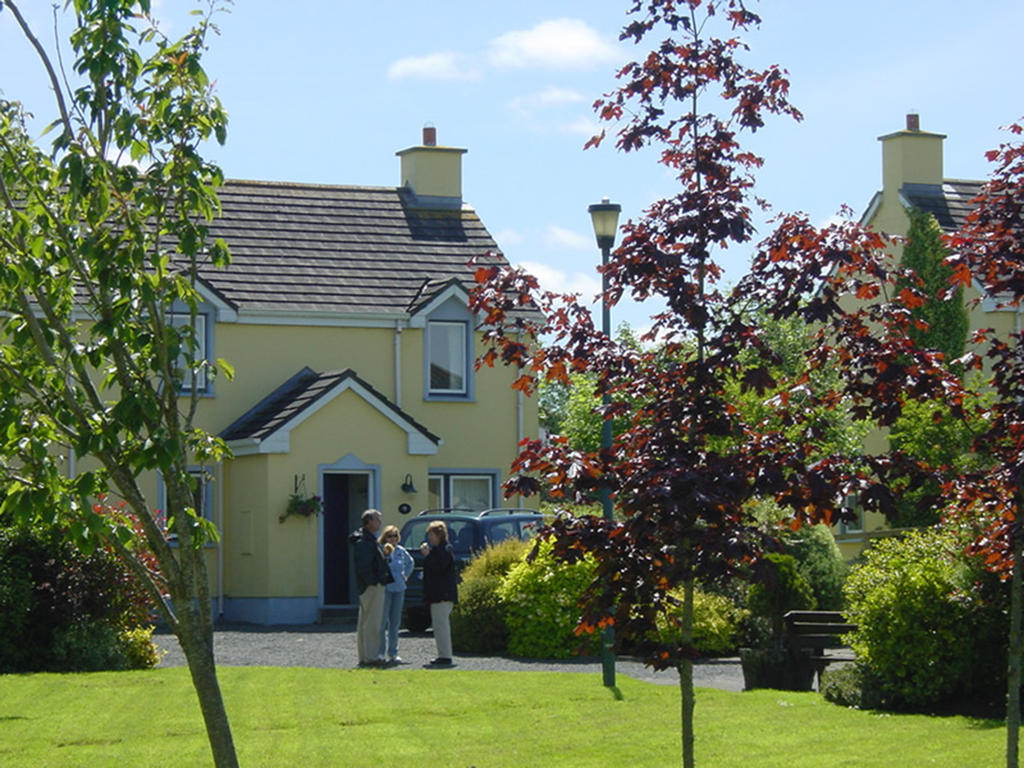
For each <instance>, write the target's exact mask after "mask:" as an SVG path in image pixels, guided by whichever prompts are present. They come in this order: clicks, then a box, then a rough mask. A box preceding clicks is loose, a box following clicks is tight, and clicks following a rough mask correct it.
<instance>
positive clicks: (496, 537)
mask: <svg viewBox="0 0 1024 768" xmlns="http://www.w3.org/2000/svg"><path fill="white" fill-rule="evenodd" d="M435 520H443V521H444V524H445V525H446V526H447V527H448V543H449V544H451V545H452V551H453V553H454V555H455V567H456V569H458V570H459V571H460V572H461V571H462V569H463V568H465V567H466V565H467V564H468V563H469V561H470V559H471V558H472V557H473V554H474V553H475V552H479V551H480V550H482V549H485V548H486V547H487V546H488V545H490V544H497V543H498V542H500V541H504V540H505V539H520V540H522V541H525V540H527V539H530V538H532V537H533V535H534V534H535V533H537V529H538V528H540V526H541V523H542V522H543V520H544V517H543V515H541V514H540V513H539V512H537V511H536V510H533V509H518V508H514V509H509V508H495V509H485V510H484V511H483V512H473V511H472V510H468V509H427V510H424V511H423V512H420V513H419V514H418V515H416V517H414V518H412V519H411V520H409V521H408V522H406V524H405V525H403V526H402V546H403V547H405V548H406V549H407V550H409V554H410V555H412V557H413V560H415V561H416V569H415V570H414V571H413V574H412V576H410V577H409V582H408V584H407V586H406V591H405V627H406V629H409V630H412V631H413V632H422V631H423V630H425V629H426V628H427V627H428V626H429V625H430V610H429V609H428V608H427V606H426V605H424V604H423V555H422V554H420V544H422V543H423V542H425V541H426V540H427V526H428V525H430V524H431V523H432V522H434V521H435Z"/></svg>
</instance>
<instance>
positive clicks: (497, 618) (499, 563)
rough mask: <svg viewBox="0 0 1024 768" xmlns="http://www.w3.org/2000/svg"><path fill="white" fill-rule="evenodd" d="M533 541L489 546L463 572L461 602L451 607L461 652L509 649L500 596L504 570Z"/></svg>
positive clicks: (454, 639)
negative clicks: (499, 590)
mask: <svg viewBox="0 0 1024 768" xmlns="http://www.w3.org/2000/svg"><path fill="white" fill-rule="evenodd" d="M531 546H533V545H532V544H530V543H527V542H523V541H519V540H518V539H506V540H505V541H503V542H501V543H499V544H496V545H494V546H491V547H488V548H487V549H485V550H484V551H483V552H481V553H480V554H478V555H477V556H476V557H474V558H473V560H471V561H470V563H469V565H467V566H466V569H465V570H464V571H463V572H462V582H461V583H460V584H459V602H458V604H457V605H456V606H455V609H454V610H453V611H452V646H453V647H454V648H455V650H456V651H459V652H461V653H490V654H503V653H506V652H507V651H508V624H507V622H506V619H505V605H504V603H503V602H502V600H501V598H500V597H499V596H498V589H499V588H500V586H501V582H502V580H503V579H504V578H505V574H507V573H508V572H509V570H511V569H512V567H513V566H515V565H516V564H518V563H520V562H522V560H523V558H524V557H525V555H526V553H527V551H529V548H530V547H531Z"/></svg>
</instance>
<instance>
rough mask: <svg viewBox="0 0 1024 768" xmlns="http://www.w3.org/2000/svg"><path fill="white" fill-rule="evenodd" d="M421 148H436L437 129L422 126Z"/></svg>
mask: <svg viewBox="0 0 1024 768" xmlns="http://www.w3.org/2000/svg"><path fill="white" fill-rule="evenodd" d="M423 146H425V147H436V146H437V128H435V127H434V126H432V125H425V126H423Z"/></svg>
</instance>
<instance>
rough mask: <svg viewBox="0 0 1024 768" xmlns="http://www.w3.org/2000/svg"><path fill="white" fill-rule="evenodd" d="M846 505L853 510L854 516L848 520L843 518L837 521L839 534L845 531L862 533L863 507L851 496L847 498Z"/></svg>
mask: <svg viewBox="0 0 1024 768" xmlns="http://www.w3.org/2000/svg"><path fill="white" fill-rule="evenodd" d="M847 505H848V506H849V507H850V508H851V509H852V510H853V513H854V518H853V520H851V521H849V522H847V521H845V520H840V521H839V533H840V535H842V534H845V533H864V508H863V507H862V506H860V505H859V504H858V503H857V502H856V500H855V499H854V498H852V497H851V498H849V499H847Z"/></svg>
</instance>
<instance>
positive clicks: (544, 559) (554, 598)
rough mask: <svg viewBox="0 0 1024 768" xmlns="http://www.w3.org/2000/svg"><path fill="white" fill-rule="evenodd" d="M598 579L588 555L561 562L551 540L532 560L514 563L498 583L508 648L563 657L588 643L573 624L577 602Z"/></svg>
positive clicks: (526, 653) (522, 653) (520, 652)
mask: <svg viewBox="0 0 1024 768" xmlns="http://www.w3.org/2000/svg"><path fill="white" fill-rule="evenodd" d="M593 578H594V565H593V563H592V562H591V561H589V560H583V561H581V562H578V563H574V564H571V565H570V564H566V563H561V562H557V561H556V560H555V559H554V558H553V557H552V556H551V546H550V544H542V545H541V548H540V552H539V554H538V556H537V557H536V558H535V559H534V561H533V562H532V563H528V562H525V561H524V562H521V563H519V564H517V565H515V566H514V567H513V568H512V569H511V570H510V571H509V572H508V574H507V575H506V576H505V578H504V579H503V581H502V583H501V585H500V586H499V587H498V597H499V598H500V599H501V600H502V602H503V603H504V605H505V611H506V614H505V615H506V620H507V622H508V629H509V641H508V650H509V652H510V653H512V654H513V655H515V656H528V657H533V658H544V659H549V658H551V659H564V658H568V657H569V656H571V655H572V654H573V653H574V652H575V651H577V650H578V649H580V647H581V645H583V646H585V645H586V644H587V641H588V638H585V637H584V638H580V637H578V636H577V635H576V634H575V632H574V629H575V627H576V622H577V619H578V618H579V608H578V604H579V601H580V598H581V597H582V595H583V592H584V591H585V590H586V588H587V587H588V586H590V583H591V582H592V581H593Z"/></svg>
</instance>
